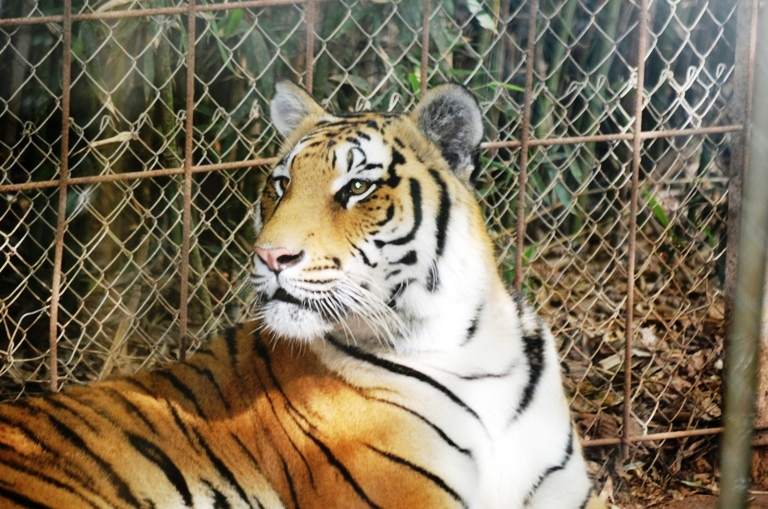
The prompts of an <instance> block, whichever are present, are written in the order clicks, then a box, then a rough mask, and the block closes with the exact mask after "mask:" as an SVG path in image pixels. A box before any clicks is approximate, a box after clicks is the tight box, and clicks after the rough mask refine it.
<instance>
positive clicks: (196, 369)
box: [182, 363, 231, 411]
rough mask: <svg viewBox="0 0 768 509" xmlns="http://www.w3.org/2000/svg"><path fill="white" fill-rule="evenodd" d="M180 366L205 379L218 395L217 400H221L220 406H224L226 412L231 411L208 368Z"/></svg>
mask: <svg viewBox="0 0 768 509" xmlns="http://www.w3.org/2000/svg"><path fill="white" fill-rule="evenodd" d="M182 366H186V367H188V368H189V369H192V370H193V371H194V372H195V373H197V374H198V375H200V376H202V377H204V378H206V379H207V380H208V381H209V382H210V383H211V385H213V387H214V389H216V392H218V393H219V399H221V403H222V405H224V408H226V409H227V410H228V411H229V410H230V409H231V408H230V406H229V401H227V398H226V397H225V396H224V393H223V392H221V387H220V386H219V383H218V382H217V381H216V378H215V377H214V376H213V373H212V372H211V370H210V369H208V368H201V367H198V366H195V365H194V364H189V363H187V364H182Z"/></svg>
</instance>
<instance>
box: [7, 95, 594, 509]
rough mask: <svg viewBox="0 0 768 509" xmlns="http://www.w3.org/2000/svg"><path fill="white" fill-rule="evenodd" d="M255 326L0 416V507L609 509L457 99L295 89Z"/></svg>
mask: <svg viewBox="0 0 768 509" xmlns="http://www.w3.org/2000/svg"><path fill="white" fill-rule="evenodd" d="M272 117H273V122H274V123H275V125H276V127H277V128H278V130H279V131H280V132H281V133H282V134H283V135H284V136H285V137H286V139H287V143H286V148H285V150H284V152H283V154H282V156H281V160H280V162H279V163H278V164H277V165H276V167H275V168H274V169H273V170H272V173H271V175H270V177H269V178H268V179H267V181H266V183H265V187H264V189H263V192H262V198H261V201H260V203H259V206H258V210H257V213H256V223H257V230H258V231H259V235H258V238H257V241H256V248H255V257H254V286H255V289H256V292H257V294H258V295H259V296H260V300H261V305H260V308H259V310H258V312H257V320H256V321H255V322H251V323H248V324H245V325H244V326H242V327H241V328H240V329H238V330H233V331H230V332H229V333H227V334H225V335H224V336H223V337H222V338H220V339H218V340H216V341H215V342H213V343H212V344H211V345H210V347H209V348H208V349H205V350H202V351H199V352H198V353H196V354H195V355H194V356H193V357H192V358H191V359H190V360H189V361H187V362H184V363H179V364H177V365H173V366H171V367H168V368H166V369H163V370H159V371H156V372H152V373H144V374H138V375H136V376H134V377H131V378H127V379H123V380H117V381H111V382H103V383H100V384H96V385H94V386H92V387H90V388H79V389H74V390H70V391H67V392H65V393H63V394H58V395H54V396H50V397H48V398H40V399H30V400H27V401H24V402H20V403H16V404H13V405H5V406H0V507H6V506H11V507H15V506H22V507H183V506H188V507H264V508H272V507H302V508H335V507H343V508H354V507H381V508H384V507H392V508H410V507H413V508H417V507H418V508H425V507H429V508H432V507H434V508H442V507H466V508H488V509H496V508H537V509H542V508H546V509H557V508H564V509H565V508H569V509H570V508H573V509H577V508H583V507H587V506H588V504H590V505H589V507H599V506H600V504H599V502H598V501H597V500H596V499H595V498H594V497H592V498H590V494H591V483H590V481H589V480H588V478H587V475H586V467H585V462H584V460H583V457H582V455H581V448H580V445H579V441H578V437H576V436H575V434H574V430H573V427H572V424H571V420H570V415H569V409H568V405H567V401H566V399H565V396H564V394H563V390H562V386H561V379H560V372H559V362H558V358H557V353H556V350H555V345H554V339H553V337H552V335H551V333H550V332H549V330H548V329H547V327H546V326H544V324H543V323H542V322H541V321H540V320H539V319H538V318H537V317H536V315H535V314H534V312H533V311H532V309H531V308H530V306H529V305H528V304H527V303H525V302H524V301H523V300H522V299H520V298H519V297H515V296H514V295H512V294H510V293H509V292H508V291H507V290H506V288H505V287H504V285H503V283H502V281H501V279H500V277H499V276H498V274H497V272H496V268H495V263H494V257H493V247H492V242H491V240H490V237H489V236H488V234H487V232H486V231H485V227H484V223H483V220H482V216H481V214H480V210H479V207H478V205H477V203H476V201H475V200H474V198H473V196H472V193H471V191H470V190H469V189H468V185H467V184H468V181H469V178H470V174H471V172H472V168H473V158H474V156H475V155H476V150H477V147H478V144H479V141H480V137H481V136H482V124H481V115H480V111H479V108H478V107H477V105H476V103H475V102H474V100H473V99H472V98H471V96H470V95H469V94H468V93H467V92H466V91H465V90H464V89H462V88H460V87H458V86H451V85H447V86H442V87H439V88H437V89H436V90H434V91H432V92H430V93H429V94H428V95H427V96H426V97H425V99H424V100H423V101H422V102H421V103H420V104H419V105H418V106H417V108H416V110H415V111H414V113H412V114H410V115H382V114H375V113H365V114H359V115H353V116H349V117H336V116H333V115H331V114H329V113H327V112H326V111H325V110H323V108H321V107H320V106H319V105H318V104H317V103H315V102H314V101H313V100H312V99H311V97H310V96H309V95H308V94H306V92H304V91H303V90H301V89H299V88H298V87H296V86H294V85H291V84H288V83H281V84H279V85H278V91H277V95H276V96H275V98H274V100H273V102H272Z"/></svg>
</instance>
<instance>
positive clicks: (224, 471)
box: [193, 430, 250, 505]
mask: <svg viewBox="0 0 768 509" xmlns="http://www.w3.org/2000/svg"><path fill="white" fill-rule="evenodd" d="M193 431H194V433H195V435H196V437H197V440H198V442H199V443H200V446H201V447H202V448H203V451H205V455H206V456H208V460H209V461H210V462H211V464H212V465H213V467H214V468H215V469H216V471H217V472H218V473H219V475H220V476H221V477H222V478H223V479H225V480H226V481H227V482H228V483H229V484H230V485H231V486H233V487H234V488H235V489H236V490H237V494H238V495H239V496H240V498H241V499H243V501H244V502H245V503H246V504H249V505H250V502H249V501H248V495H247V494H246V493H245V490H244V489H243V487H242V486H240V484H239V483H238V482H237V479H235V476H234V475H233V474H232V472H231V471H230V470H229V469H228V468H227V466H226V465H225V464H224V462H223V461H221V459H220V458H219V457H218V456H216V455H215V454H214V453H213V451H212V450H211V448H210V447H208V444H207V443H206V442H205V440H203V437H201V436H200V434H199V433H198V432H197V431H196V430H193Z"/></svg>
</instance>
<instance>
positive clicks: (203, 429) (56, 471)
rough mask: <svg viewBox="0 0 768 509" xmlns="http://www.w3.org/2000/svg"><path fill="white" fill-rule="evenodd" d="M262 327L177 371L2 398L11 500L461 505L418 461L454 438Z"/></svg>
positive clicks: (234, 334)
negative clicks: (271, 337) (268, 336)
mask: <svg viewBox="0 0 768 509" xmlns="http://www.w3.org/2000/svg"><path fill="white" fill-rule="evenodd" d="M254 329H255V324H246V325H245V326H243V327H241V328H240V329H239V330H237V331H235V330H233V331H230V332H229V333H228V334H227V335H226V336H225V337H223V338H221V339H219V340H218V341H216V342H215V343H213V344H212V345H211V347H210V348H209V349H206V350H204V351H201V352H198V353H197V354H195V355H194V356H193V357H192V358H191V359H190V360H189V361H188V362H186V363H182V364H178V365H174V366H171V367H169V368H168V369H164V370H160V371H157V372H153V373H145V374H139V375H137V376H135V377H132V378H128V379H123V380H117V381H110V382H104V383H100V384H97V385H95V386H93V387H89V388H76V389H72V390H69V391H66V392H64V393H61V394H57V395H54V396H51V397H47V398H35V399H29V400H26V401H23V402H20V403H15V404H12V405H2V406H0V505H1V506H2V507H14V506H18V507H62V508H65V507H66V508H73V507H125V508H129V507H130V508H136V507H265V508H269V507H308V508H313V507H316V508H328V507H451V506H454V505H455V506H457V507H460V506H461V505H462V504H461V502H460V501H458V500H457V497H456V494H454V493H451V491H450V489H446V488H447V486H439V483H438V484H436V480H435V479H432V478H431V477H430V476H428V475H424V474H423V473H422V472H420V471H419V469H418V466H417V465H416V464H415V463H414V461H417V460H414V458H413V456H415V455H414V449H421V450H422V451H423V450H424V449H428V448H430V447H436V448H438V449H440V448H445V445H443V444H440V443H439V442H440V441H441V438H440V436H439V434H438V433H437V432H436V431H434V430H426V431H428V432H427V433H426V434H423V435H422V436H418V435H419V434H418V433H416V431H417V428H419V427H422V428H424V427H425V426H427V425H426V424H425V423H424V422H423V421H421V420H420V419H419V418H418V417H417V416H415V415H412V414H408V413H404V412H402V409H400V408H398V407H397V406H395V405H391V404H387V403H386V402H383V401H378V402H377V400H376V398H375V397H372V396H370V395H368V394H366V393H365V391H361V390H359V389H357V388H355V387H353V386H351V385H349V384H348V383H347V382H345V381H344V380H343V379H341V378H340V377H339V376H338V375H335V374H334V373H332V372H331V371H329V370H328V369H327V368H326V367H325V366H323V364H322V363H320V362H319V360H318V358H317V356H316V355H315V354H313V353H312V352H311V351H310V350H309V349H301V350H299V349H297V348H295V347H292V346H291V345H290V344H287V343H285V342H281V341H267V340H265V339H264V338H261V337H259V335H258V333H256V332H255V331H254ZM371 405H373V406H374V407H375V408H369V409H368V410H367V411H366V415H365V416H363V415H360V414H359V412H357V411H356V410H355V409H361V408H366V407H370V406H371ZM363 417H365V422H364V423H360V422H359V421H360V420H361V419H362V418H363ZM421 431H422V432H423V431H425V429H422V430H421ZM448 447H450V445H448ZM382 456H388V457H390V458H398V459H400V460H401V461H400V462H398V461H397V460H389V461H385V462H382V461H381V458H382ZM409 456H410V457H411V459H410V460H409V459H408V458H409ZM412 463H413V464H412ZM371 465H377V466H376V468H371ZM436 488H437V489H436Z"/></svg>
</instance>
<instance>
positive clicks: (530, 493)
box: [525, 427, 573, 503]
mask: <svg viewBox="0 0 768 509" xmlns="http://www.w3.org/2000/svg"><path fill="white" fill-rule="evenodd" d="M572 456H573V427H571V428H570V429H569V432H568V443H567V444H566V445H565V452H564V453H563V459H562V460H560V463H558V464H557V465H552V466H551V467H549V468H547V469H546V470H545V471H544V472H543V473H542V474H541V475H540V476H539V478H538V479H537V480H536V482H535V483H533V487H532V488H531V489H530V490H528V494H527V495H526V496H525V503H528V502H529V501H530V499H531V498H532V497H533V495H534V494H535V493H536V490H538V489H539V488H540V487H541V485H542V484H543V483H544V481H545V480H546V479H547V477H549V476H550V475H552V474H554V473H555V472H557V471H558V470H562V469H564V468H565V466H566V465H567V464H568V461H569V460H570V459H571V457H572Z"/></svg>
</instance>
